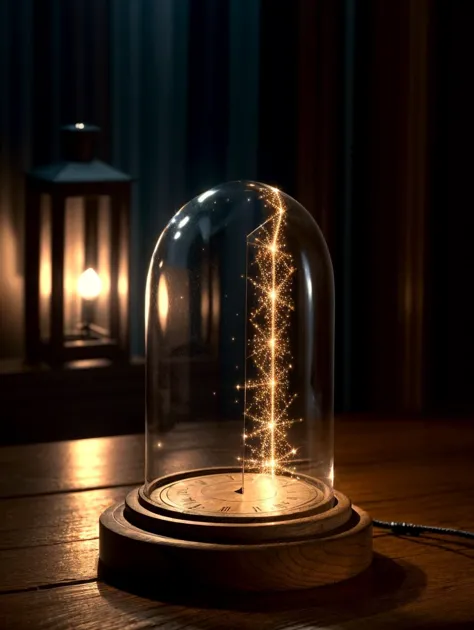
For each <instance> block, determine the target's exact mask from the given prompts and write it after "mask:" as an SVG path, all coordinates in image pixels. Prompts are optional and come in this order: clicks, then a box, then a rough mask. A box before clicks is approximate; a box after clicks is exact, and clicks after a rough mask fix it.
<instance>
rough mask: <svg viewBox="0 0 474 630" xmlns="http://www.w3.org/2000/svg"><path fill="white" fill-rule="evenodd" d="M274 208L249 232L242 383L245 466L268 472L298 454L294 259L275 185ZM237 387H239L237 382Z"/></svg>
mask: <svg viewBox="0 0 474 630" xmlns="http://www.w3.org/2000/svg"><path fill="white" fill-rule="evenodd" d="M262 192H263V195H264V197H265V201H266V205H267V207H269V208H270V209H271V210H272V211H273V212H272V214H271V215H270V217H269V218H268V219H267V220H266V221H265V222H264V223H263V224H262V225H261V226H260V227H258V228H257V229H256V230H254V231H253V232H252V233H251V234H250V235H249V236H248V237H247V255H248V272H247V282H248V287H247V290H248V295H250V299H249V300H248V304H249V306H248V309H249V312H248V313H247V343H246V350H247V360H246V380H245V384H244V387H243V389H244V391H245V403H244V416H245V432H244V436H245V437H244V439H243V443H244V446H243V453H244V457H243V466H244V468H245V469H253V470H257V471H258V472H262V473H267V474H272V475H273V474H281V473H282V472H286V473H292V472H293V470H294V469H292V468H291V460H292V456H294V455H296V449H295V448H293V447H292V446H291V445H290V444H289V442H288V440H287V430H288V428H289V427H290V426H291V425H292V424H293V423H294V422H300V421H301V419H300V418H298V419H291V418H290V416H289V409H290V406H291V404H292V402H293V400H294V399H295V397H296V395H295V394H291V392H290V382H289V372H290V366H291V353H290V344H289V334H288V332H289V325H290V315H291V312H292V311H293V310H294V304H293V300H292V297H291V288H292V276H293V274H294V272H295V268H294V266H293V259H292V256H291V254H290V253H289V252H288V251H287V249H286V241H285V226H286V216H285V206H284V201H283V199H282V196H281V194H280V192H279V191H278V189H276V188H272V189H271V190H270V191H269V192H267V191H262ZM237 389H239V386H237Z"/></svg>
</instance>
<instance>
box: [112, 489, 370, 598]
mask: <svg viewBox="0 0 474 630" xmlns="http://www.w3.org/2000/svg"><path fill="white" fill-rule="evenodd" d="M335 494H336V497H337V499H338V502H339V503H340V504H341V505H342V504H344V505H348V509H349V510H350V514H349V515H348V519H347V520H346V521H345V522H344V523H343V524H342V525H341V524H336V528H333V529H329V530H327V529H324V528H322V529H321V533H320V534H319V535H311V536H305V537H300V538H297V539H292V540H291V539H290V540H285V541H271V542H263V543H260V541H257V542H253V543H247V542H246V543H243V544H242V543H239V544H229V543H223V542H217V543H216V542H198V541H195V540H190V539H186V540H185V539H178V538H176V537H171V536H170V533H169V532H167V535H166V536H164V535H162V534H157V533H152V532H150V531H147V530H146V529H142V528H141V526H140V527H138V526H136V525H134V524H132V523H131V522H130V505H133V504H134V500H133V497H135V498H136V497H137V495H138V490H135V491H133V492H132V493H131V495H130V496H129V497H128V498H127V507H126V506H125V504H124V503H122V504H119V505H115V506H112V507H110V508H108V509H107V510H106V511H105V512H104V513H103V514H102V516H101V518H100V560H101V562H102V563H103V564H104V565H105V566H106V567H107V568H108V569H109V570H110V569H112V570H113V571H116V572H118V573H120V574H126V575H128V576H130V575H133V576H136V577H137V578H143V579H146V580H148V581H153V582H154V583H156V585H157V588H158V587H159V586H160V584H161V585H166V584H168V583H169V581H170V580H172V579H175V580H178V581H179V583H180V585H181V586H183V587H184V585H185V583H188V584H190V585H193V584H194V585H196V584H197V583H198V584H200V585H204V586H208V587H210V588H214V589H216V588H217V589H225V590H242V591H278V590H296V589H305V588H312V587H315V586H321V585H323V584H331V583H334V582H339V581H341V580H345V579H348V578H350V577H353V576H355V575H357V574H358V573H360V572H361V571H363V570H364V569H365V568H367V567H368V566H369V564H370V562H371V560H372V522H371V519H370V516H369V515H368V514H367V513H366V512H364V511H363V510H360V509H359V508H357V507H355V506H352V507H351V506H350V502H349V501H348V500H347V499H346V497H344V496H343V495H341V494H340V493H335ZM135 503H136V501H135ZM322 516H324V515H321V514H319V515H317V518H318V519H319V520H321V517H322ZM155 517H156V516H155V515H153V514H150V519H154V518H155ZM329 518H331V517H329ZM141 519H143V514H142V515H141ZM136 522H140V523H142V522H144V521H143V520H141V521H136ZM147 529H148V528H147Z"/></svg>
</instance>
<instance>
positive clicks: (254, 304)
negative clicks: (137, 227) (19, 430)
mask: <svg viewBox="0 0 474 630" xmlns="http://www.w3.org/2000/svg"><path fill="white" fill-rule="evenodd" d="M333 324H334V288H333V272H332V264H331V260H330V256H329V253H328V249H327V246H326V243H325V241H324V238H323V236H322V234H321V231H320V230H319V228H318V226H317V224H316V222H315V221H314V219H313V218H312V217H311V215H310V214H309V213H308V212H307V211H306V210H305V209H304V208H303V207H302V206H301V205H300V204H299V203H298V202H297V201H295V200H294V199H292V198H291V197H289V196H288V195H286V194H284V193H282V192H280V191H279V190H277V189H275V188H272V187H270V186H267V185H265V184H259V183H255V182H233V183H229V184H224V185H222V186H218V187H216V188H214V189H212V190H209V191H207V192H206V193H204V194H202V195H200V196H198V197H196V198H195V199H193V200H192V201H190V202H189V203H188V204H186V205H185V206H183V208H181V210H180V211H179V212H178V213H177V214H176V215H175V216H174V217H173V218H172V219H171V221H170V222H169V224H168V225H167V227H166V228H165V230H164V231H163V233H162V235H161V237H160V239H159V241H158V243H157V246H156V248H155V251H154V254H153V257H152V260H151V264H150V268H149V273H148V279H147V290H146V345H147V359H146V361H147V400H146V413H147V417H146V421H147V429H146V471H145V476H146V484H145V492H148V494H149V498H150V499H151V500H153V496H152V494H153V493H152V488H153V487H155V484H154V481H155V480H156V479H157V478H159V477H163V476H166V475H170V474H174V473H179V472H183V471H186V470H196V469H199V468H208V467H214V466H217V467H229V468H232V469H235V471H241V470H242V466H243V465H245V467H246V470H249V471H255V472H257V473H264V474H271V475H299V474H304V475H309V476H312V477H315V478H318V479H320V480H321V481H323V482H324V483H325V484H327V485H328V486H330V487H332V481H333ZM189 429H191V430H189ZM193 429H195V431H194V435H195V436H196V437H195V439H192V438H187V439H188V440H190V441H189V443H186V444H183V441H182V436H183V430H185V434H186V435H187V436H189V435H191V436H192V435H193Z"/></svg>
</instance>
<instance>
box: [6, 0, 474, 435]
mask: <svg viewBox="0 0 474 630" xmlns="http://www.w3.org/2000/svg"><path fill="white" fill-rule="evenodd" d="M473 21H474V3H472V2H466V1H464V0H396V1H395V0H393V1H392V0H283V1H277V0H67V2H66V1H64V0H41V1H35V0H0V47H1V50H0V91H1V92H0V300H1V303H0V317H1V321H0V325H1V327H0V363H1V364H2V374H1V375H0V396H1V399H0V404H1V407H0V409H3V413H1V416H2V424H3V428H2V432H3V435H4V436H5V435H6V434H7V433H8V431H9V430H10V429H11V426H12V425H14V424H15V423H16V424H18V423H22V422H24V419H23V416H22V415H21V414H20V413H18V414H17V413H16V407H15V406H16V405H17V404H18V400H20V398H21V399H22V400H24V399H31V401H32V402H31V404H32V405H35V406H36V413H37V414H39V415H40V416H41V414H43V415H47V413H49V414H50V415H51V414H53V415H54V414H56V415H57V416H58V418H59V415H60V414H61V413H64V412H65V411H68V413H71V414H72V411H71V409H69V408H68V406H67V403H66V402H64V404H62V405H61V404H59V403H58V402H57V401H55V400H54V396H58V398H61V396H62V399H64V401H66V400H69V399H71V398H72V399H73V398H74V392H75V391H76V390H77V385H75V384H74V382H72V381H71V382H69V381H67V383H66V382H65V383H66V384H64V383H62V382H61V383H62V384H60V385H59V386H58V381H57V379H58V378H59V377H58V376H57V375H56V376H52V375H51V374H50V375H45V374H42V375H40V376H38V375H32V374H30V373H28V374H26V375H25V374H24V373H23V372H22V369H23V368H19V367H18V365H20V366H21V358H22V355H23V321H22V320H23V304H22V303H23V298H22V291H23V288H22V287H23V203H24V201H23V194H24V190H23V174H24V172H25V170H28V169H29V168H31V167H32V166H33V165H38V164H41V163H45V162H50V161H53V160H55V159H57V158H58V157H59V128H60V126H61V125H62V124H66V123H71V122H76V121H79V120H80V121H86V122H90V123H94V124H97V125H99V126H100V127H101V128H102V136H101V143H100V157H101V158H103V159H105V160H107V161H109V162H111V163H112V164H113V165H114V166H116V167H117V168H120V169H123V170H125V171H127V172H129V173H130V174H131V175H132V176H133V177H135V178H137V183H136V184H135V188H134V198H133V208H132V243H131V245H132V271H131V292H132V295H131V298H132V313H131V315H132V354H133V355H134V356H135V355H138V356H139V355H141V354H143V342H142V339H143V294H144V283H145V275H146V269H147V265H148V260H149V257H150V255H151V252H152V250H153V247H154V244H155V241H156V239H157V237H158V235H159V233H160V231H161V229H162V228H163V227H164V225H165V224H166V222H167V221H168V220H169V218H170V217H171V216H172V215H173V214H174V212H175V211H176V210H177V208H179V206H180V205H182V204H183V203H185V202H186V201H188V200H189V199H190V198H192V197H193V196H195V195H196V194H198V193H200V192H202V191H204V190H206V189H207V188H209V187H211V186H212V185H215V184H218V183H220V182H223V181H226V180H232V179H240V178H249V179H256V180H261V181H264V182H266V183H270V184H275V185H278V186H279V187H280V188H282V189H283V190H284V191H285V192H287V193H289V194H290V195H292V196H294V197H296V198H297V199H298V200H299V201H300V202H301V203H302V204H303V205H305V206H306V207H307V208H308V210H309V211H310V212H311V213H312V214H313V215H314V217H315V218H316V220H317V221H318V223H319V224H320V226H321V228H322V230H323V232H324V234H325V236H326V239H327V241H328V244H329V247H330V250H331V253H332V256H333V261H334V265H335V275H336V291H337V293H336V296H337V327H336V339H337V356H336V409H337V410H338V411H350V412H367V411H371V412H377V413H381V412H383V413H384V414H387V413H393V414H400V413H405V414H417V413H429V414H431V416H433V415H436V414H465V415H468V414H470V413H471V412H472V409H473V407H474V387H473V381H474V378H473V377H474V367H473V357H474V300H473V282H472V270H473V269H474V248H473V236H474V230H473V228H474V213H473V210H474V208H473V202H472V192H471V189H472V183H471V182H472V174H471V171H472V164H473V159H472V147H473V141H474V123H473V118H472V116H473V111H474V92H473V90H472V62H473V54H472V34H471V29H472V24H473ZM15 366H16V367H15ZM132 372H133V374H132V375H130V374H129V375H127V374H122V375H121V376H120V378H119V379H118V380H117V377H116V376H113V378H112V380H110V379H109V380H108V381H107V377H102V378H103V379H104V382H103V383H102V384H101V385H99V384H98V383H97V380H96V379H90V383H89V384H88V381H87V378H86V379H85V380H84V377H82V378H83V380H82V385H81V388H82V389H81V398H82V399H86V398H87V396H89V398H90V399H91V400H92V401H93V405H94V408H95V409H97V405H99V408H100V404H101V402H100V401H101V397H102V398H104V397H107V398H109V399H110V398H111V397H113V395H114V392H115V391H116V390H117V388H120V387H121V386H120V385H119V383H120V382H122V383H125V382H126V383H128V387H129V389H128V390H126V393H127V392H128V393H127V402H128V407H127V413H126V414H125V415H124V416H123V417H122V419H121V420H120V419H119V420H116V421H115V424H114V423H113V422H112V421H110V422H107V421H106V420H102V421H101V422H99V421H97V422H95V425H94V427H93V428H91V427H90V426H84V427H82V429H81V428H79V427H76V428H73V425H74V421H75V420H74V418H76V419H77V418H79V415H76V416H74V415H73V414H72V415H71V416H70V418H68V420H67V421H66V420H65V421H64V422H60V421H59V420H58V421H55V423H53V425H54V426H52V428H50V430H49V431H48V430H47V429H45V428H44V423H43V428H42V429H41V430H40V429H38V428H37V429H36V432H35V430H33V429H32V428H31V427H30V428H29V429H28V430H25V431H24V432H23V431H20V430H19V429H18V430H16V432H15V437H14V438H12V439H14V440H15V441H18V440H26V441H28V439H55V438H58V437H74V436H77V435H89V434H91V435H92V434H102V433H106V432H111V433H114V432H127V431H129V432H132V431H139V430H141V428H142V417H143V413H142V410H143V391H142V380H143V379H142V369H141V368H139V369H134V370H132ZM38 379H40V380H38ZM41 379H43V380H41ZM55 379H56V380H55ZM114 379H115V381H114ZM120 379H122V381H120ZM68 383H69V384H68ZM58 387H59V389H58ZM68 388H69V389H68ZM88 388H89V389H88ZM91 388H92V389H91ZM59 391H61V392H62V393H58V392H59ZM38 392H40V393H41V396H42V398H38V396H39V395H40V394H39V393H38ZM35 396H36V398H35ZM38 401H40V402H39V403H38ZM38 404H39V408H38ZM91 404H92V403H91ZM117 404H119V405H120V404H123V401H122V403H121V402H120V400H118V403H117ZM41 405H43V406H41ZM53 410H55V411H54V412H53ZM110 410H111V407H110V405H109V407H106V413H110ZM132 410H135V411H132ZM25 413H26V412H25ZM81 413H82V414H84V409H82V410H81ZM104 413H105V412H104ZM77 414H79V412H77ZM30 424H34V423H30ZM64 425H68V426H69V428H68V429H67V430H66V429H64ZM60 426H61V427H63V428H61V429H60V428H58V427H60ZM8 439H9V438H7V441H8Z"/></svg>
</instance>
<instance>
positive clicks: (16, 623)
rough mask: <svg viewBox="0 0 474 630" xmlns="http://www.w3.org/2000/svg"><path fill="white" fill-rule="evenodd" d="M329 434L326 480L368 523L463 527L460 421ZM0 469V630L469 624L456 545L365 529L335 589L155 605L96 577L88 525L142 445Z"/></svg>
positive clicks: (120, 443)
mask: <svg viewBox="0 0 474 630" xmlns="http://www.w3.org/2000/svg"><path fill="white" fill-rule="evenodd" d="M336 437H337V439H336V444H337V448H336V485H337V487H338V488H339V489H340V490H341V491H342V492H344V493H345V494H347V495H348V496H350V497H351V498H352V500H353V501H354V502H355V503H357V504H359V505H360V506H362V507H364V508H365V509H367V510H368V511H369V512H370V513H371V514H372V516H373V517H374V518H378V519H386V520H392V519H394V520H405V521H414V522H421V523H428V524H434V525H442V526H452V527H460V528H461V527H462V528H464V529H471V530H474V424H473V423H472V422H461V421H454V420H445V421H440V420H402V419H381V418H375V417H373V418H367V417H350V418H341V419H340V421H339V422H338V424H337V432H336ZM0 471H1V474H0V497H1V499H0V501H1V503H0V506H1V519H0V530H1V536H0V543H1V550H0V592H1V594H0V627H1V628H8V629H13V628H75V629H81V628H87V629H90V630H92V629H95V628H100V629H106V628H137V629H138V628H150V627H160V628H164V629H169V630H171V629H173V630H176V629H180V628H199V629H206V628H209V629H217V628H243V629H256V630H266V629H270V628H272V629H273V628H279V629H281V628H293V629H295V630H296V628H298V629H302V628H329V627H330V628H364V629H367V628H368V629H370V630H373V629H376V628H415V627H416V628H418V627H420V628H430V629H434V628H452V629H458V630H461V628H474V543H471V542H469V541H467V540H461V539H459V540H458V539H452V538H451V539H450V538H447V537H446V538H443V537H440V536H431V535H430V536H423V537H422V538H397V537H395V536H393V535H392V534H389V533H386V532H383V531H380V530H375V534H374V535H375V540H374V543H375V550H376V552H377V554H376V557H375V560H374V562H373V565H372V566H371V568H370V569H369V570H368V571H366V572H365V573H364V574H362V575H361V576H359V577H357V578H355V579H353V580H350V581H349V582H346V583H344V584H340V585H338V586H331V587H324V588H321V589H319V590H316V591H306V592H301V593H293V594H288V595H287V594H278V595H275V594H268V595H262V596H251V597H250V596H247V597H232V596H230V597H228V598H219V600H218V601H214V602H213V604H212V606H213V607H211V605H210V604H209V602H207V603H204V602H203V601H202V600H196V601H194V602H192V603H189V601H188V602H187V605H183V603H182V602H181V601H179V594H178V595H177V599H176V598H175V600H174V601H172V602H169V601H168V603H164V602H161V601H156V600H153V599H151V598H146V597H139V596H137V595H133V594H130V593H126V592H123V591H120V590H118V589H116V588H114V587H112V586H108V585H107V584H105V583H103V582H102V581H100V580H98V579H97V556H98V540H97V532H98V518H99V515H100V513H101V511H102V510H103V509H104V508H105V507H107V506H108V505H109V504H111V503H113V502H116V501H119V500H120V499H122V498H123V497H124V495H125V494H126V492H127V490H128V489H129V488H131V487H133V486H135V485H138V484H140V483H141V481H142V475H143V437H142V436H125V437H113V438H99V439H91V440H77V441H71V442H59V443H51V444H40V445H32V446H15V447H7V448H3V449H0ZM159 571H160V569H159V567H157V576H158V577H161V578H162V579H163V580H166V576H160V572H159ZM210 595H211V597H210V600H211V601H212V594H210Z"/></svg>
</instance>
